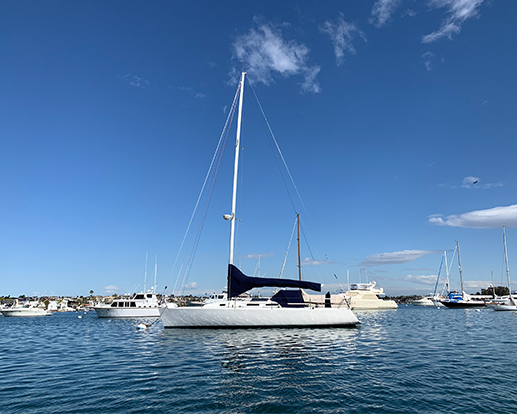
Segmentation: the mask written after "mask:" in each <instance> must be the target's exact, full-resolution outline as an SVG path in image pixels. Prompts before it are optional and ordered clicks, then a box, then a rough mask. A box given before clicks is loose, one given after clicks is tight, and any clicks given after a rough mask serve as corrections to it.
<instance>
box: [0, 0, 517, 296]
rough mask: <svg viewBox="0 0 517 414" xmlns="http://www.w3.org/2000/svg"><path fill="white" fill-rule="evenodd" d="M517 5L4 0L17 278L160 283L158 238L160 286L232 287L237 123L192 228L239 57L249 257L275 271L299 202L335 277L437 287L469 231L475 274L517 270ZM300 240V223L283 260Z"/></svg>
mask: <svg viewBox="0 0 517 414" xmlns="http://www.w3.org/2000/svg"><path fill="white" fill-rule="evenodd" d="M516 17H517V3H515V2H510V1H501V0H485V1H483V0H427V1H423V0H422V1H416V0H379V1H373V0H372V1H363V0H361V1H359V0H357V1H326V2H312V1H302V2H291V1H283V2H278V1H274V2H273V1H245V2H242V1H238V2H237V1H227V2H222V3H221V2H210V1H189V2H173V1H153V2H144V1H110V2H105V1H75V2H69V1H47V2H40V1H23V0H22V1H3V2H2V3H1V4H0V22H1V24H0V71H1V74H2V79H4V82H2V84H1V85H0V140H1V144H2V151H1V152H0V176H1V190H2V203H0V217H2V226H1V229H2V231H1V232H0V255H1V257H2V265H1V266H0V281H1V283H0V294H3V295H13V296H14V295H20V294H25V295H32V294H39V295H43V294H56V295H88V293H89V291H90V290H91V289H93V290H94V291H95V293H97V294H107V293H112V292H117V293H119V294H120V293H126V292H129V291H134V290H138V289H142V288H143V281H144V271H145V257H146V254H147V253H148V254H149V264H148V272H147V274H148V280H147V286H148V287H149V286H150V284H151V279H152V278H153V273H154V261H155V256H157V262H158V275H157V278H158V291H163V289H164V286H165V285H168V286H169V289H168V292H169V293H171V291H172V287H174V286H176V288H177V289H178V288H179V287H181V290H182V291H185V292H192V293H195V294H202V293H211V292H214V291H219V290H221V289H222V288H224V286H225V278H226V266H227V260H228V238H229V225H228V222H226V221H224V220H223V219H222V215H223V214H226V213H229V212H230V209H231V180H232V178H231V175H232V168H233V147H234V139H235V122H233V124H232V127H231V129H230V131H229V137H228V144H227V146H226V150H225V152H224V155H223V158H222V161H221V166H220V168H219V173H218V175H217V180H216V182H215V185H214V188H213V192H212V196H211V198H210V203H209V208H208V210H207V213H206V215H205V216H204V221H203V223H204V224H203V225H202V232H201V236H200V238H199V240H198V242H197V244H194V243H195V242H194V240H195V239H194V236H195V234H196V232H197V229H198V228H199V223H200V220H202V217H203V216H202V214H201V213H202V212H203V211H204V209H205V205H206V198H204V196H203V197H202V198H201V201H200V204H199V207H198V210H197V212H196V214H195V215H194V217H193V218H192V224H191V226H190V232H189V233H188V234H187V236H186V237H185V236H184V235H185V231H186V229H187V226H188V224H189V221H190V220H191V217H192V214H193V210H194V206H195V204H196V200H197V199H198V196H199V193H200V190H201V187H202V184H203V181H204V179H205V176H206V174H207V171H208V167H209V165H210V162H211V160H212V157H213V155H214V151H215V148H216V145H217V143H218V141H219V137H220V135H221V133H222V131H223V127H224V124H225V122H226V119H227V116H228V113H229V108H230V107H231V104H232V101H233V97H234V95H235V91H236V87H237V81H238V79H239V76H240V70H241V64H240V61H243V62H244V64H245V65H246V67H248V72H249V75H248V80H249V83H247V84H246V87H245V102H244V120H243V130H242V143H241V144H242V147H243V148H244V149H243V151H242V155H241V161H242V163H241V171H242V173H243V174H242V176H241V178H240V180H239V204H238V212H237V216H238V217H239V218H240V219H241V221H240V222H239V226H238V227H239V229H238V237H237V246H236V255H237V258H236V261H235V262H236V264H237V265H238V266H239V267H240V268H241V269H242V270H243V272H245V273H246V274H250V275H253V274H256V272H257V265H258V257H259V256H260V257H261V259H260V272H261V274H262V275H266V276H268V277H275V275H278V274H279V273H280V269H281V267H282V262H283V260H284V256H285V254H286V249H287V246H288V243H289V239H290V237H291V231H292V228H293V224H294V218H295V212H299V213H301V217H302V227H303V229H304V231H303V235H304V236H305V239H306V240H308V241H309V246H307V244H306V242H305V241H302V259H303V260H304V266H303V275H304V278H306V279H309V280H314V281H319V282H322V283H324V284H325V286H324V290H332V291H335V290H336V289H339V284H341V285H342V286H343V287H344V286H345V285H346V272H347V269H348V270H349V272H350V280H351V281H352V282H358V281H363V282H364V281H366V280H376V281H377V283H378V285H380V286H382V287H384V289H385V291H386V292H387V293H388V294H390V295H397V294H413V293H415V294H423V293H428V292H430V291H432V289H433V287H434V282H435V276H436V274H437V271H438V268H439V265H440V260H441V252H442V251H443V250H450V252H449V257H450V256H451V254H452V249H453V248H454V246H455V241H456V240H458V241H459V242H460V248H461V259H462V267H463V275H464V279H465V284H466V286H467V288H468V291H470V292H474V291H476V290H478V288H479V287H486V285H488V284H489V283H491V272H493V273H494V281H495V283H496V284H503V283H504V282H503V281H504V280H505V275H504V264H503V261H502V258H503V248H502V231H501V227H502V225H503V224H506V226H507V229H508V230H507V238H508V249H509V251H508V254H509V263H510V271H512V270H511V269H512V266H513V264H514V263H515V266H517V232H516V231H515V228H516V227H517V200H516V199H515V194H516V182H517V177H516V174H517V167H516V166H515V162H514V157H515V154H516V149H517V148H516V142H517V140H516V131H517V120H516V117H515V109H516V105H515V99H516V98H515V97H516V96H517V93H516V92H517V90H516V89H517V88H516V78H515V70H516V63H517V62H516V52H517V50H516V48H517V47H516V43H515V39H516V38H517V33H516V32H517V26H516V25H515V24H514V21H515V18H516ZM251 85H252V86H253V90H254V91H255V92H256V94H257V96H258V99H259V101H260V104H261V105H262V107H263V109H264V111H265V114H266V116H267V119H268V121H269V124H270V125H271V128H272V130H273V132H274V135H275V138H276V140H277V142H278V144H279V146H280V148H281V150H282V153H283V155H284V157H285V160H286V162H287V165H288V167H289V170H290V172H291V174H292V176H293V178H294V180H295V183H296V186H297V189H298V191H299V193H300V195H301V199H302V201H301V202H300V201H299V200H298V199H297V197H296V192H295V191H293V189H292V188H291V189H290V194H291V197H293V199H295V200H294V201H293V202H294V206H293V205H291V202H290V199H289V196H287V195H286V193H285V191H284V187H285V186H284V182H283V181H282V176H281V175H280V173H279V172H278V168H277V163H276V162H275V159H274V158H273V156H272V152H271V140H269V139H268V137H267V133H266V132H267V131H266V128H265V127H264V123H263V120H262V117H261V114H260V111H259V109H258V106H257V103H256V101H255V98H254V94H253V90H252V88H251ZM283 177H284V179H285V177H286V176H285V173H284V175H283ZM287 184H288V186H289V185H290V182H287ZM184 237H185V239H184ZM183 240H185V242H184V243H183V248H182V250H181V251H180V246H182V241H183ZM193 246H195V248H193ZM192 251H194V252H195V254H194V256H193V257H194V260H193V261H192V262H190V261H189V259H188V257H189V255H190V252H192ZM178 252H179V253H178ZM296 260H297V259H296V248H295V247H294V244H293V245H292V247H291V249H290V252H289V255H288V259H287V262H286V268H285V271H284V276H283V277H296V275H297V273H296V272H297V270H296ZM186 263H191V264H190V265H188V266H187V265H186ZM185 268H188V271H187V272H184V270H185ZM334 274H335V275H337V277H338V279H337V280H336V279H335V277H334ZM178 276H179V277H180V278H181V280H182V281H183V282H182V283H181V284H180V285H181V286H179V284H178V282H176V280H177V278H178ZM451 280H452V285H453V287H456V288H459V281H458V271H457V264H456V263H455V264H454V266H453V271H452V274H451ZM183 288H184V290H183Z"/></svg>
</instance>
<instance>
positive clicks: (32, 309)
mask: <svg viewBox="0 0 517 414" xmlns="http://www.w3.org/2000/svg"><path fill="white" fill-rule="evenodd" d="M0 312H2V315H4V316H7V317H12V316H50V315H52V312H50V311H49V310H47V309H45V308H43V307H40V306H39V303H38V302H26V303H22V304H19V305H18V304H16V305H14V306H10V307H3V308H1V309H0Z"/></svg>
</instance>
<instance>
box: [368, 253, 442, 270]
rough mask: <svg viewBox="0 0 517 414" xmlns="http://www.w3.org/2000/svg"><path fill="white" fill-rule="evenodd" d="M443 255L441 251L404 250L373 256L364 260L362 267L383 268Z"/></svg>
mask: <svg viewBox="0 0 517 414" xmlns="http://www.w3.org/2000/svg"><path fill="white" fill-rule="evenodd" d="M436 253H441V252H440V251H439V250H402V251H400V252H392V253H378V254H372V255H371V256H368V257H367V258H366V259H364V260H363V261H362V262H361V263H360V265H361V266H367V267H370V266H382V265H389V264H401V263H409V262H412V261H414V260H416V259H419V258H420V257H423V256H426V255H428V254H436Z"/></svg>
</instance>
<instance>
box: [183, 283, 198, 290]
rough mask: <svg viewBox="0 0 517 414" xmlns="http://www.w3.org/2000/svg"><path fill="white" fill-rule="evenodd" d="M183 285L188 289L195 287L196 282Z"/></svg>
mask: <svg viewBox="0 0 517 414" xmlns="http://www.w3.org/2000/svg"><path fill="white" fill-rule="evenodd" d="M185 287H186V288H188V289H195V288H197V282H190V283H187V284H186V286H185Z"/></svg>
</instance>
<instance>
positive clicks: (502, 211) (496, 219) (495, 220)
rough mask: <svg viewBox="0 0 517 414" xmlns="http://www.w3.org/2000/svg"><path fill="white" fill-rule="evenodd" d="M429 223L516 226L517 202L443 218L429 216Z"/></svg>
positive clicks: (491, 227)
mask: <svg viewBox="0 0 517 414" xmlns="http://www.w3.org/2000/svg"><path fill="white" fill-rule="evenodd" d="M429 223H432V224H437V225H439V226H450V227H466V228H474V229H495V228H501V227H503V225H506V227H517V204H514V205H512V206H506V207H494V208H490V209H488V210H478V211H471V212H469V213H464V214H460V215H459V216H457V215H451V216H448V217H446V218H445V219H444V218H443V217H442V216H441V215H433V216H430V217H429Z"/></svg>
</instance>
